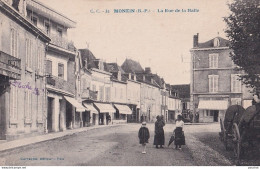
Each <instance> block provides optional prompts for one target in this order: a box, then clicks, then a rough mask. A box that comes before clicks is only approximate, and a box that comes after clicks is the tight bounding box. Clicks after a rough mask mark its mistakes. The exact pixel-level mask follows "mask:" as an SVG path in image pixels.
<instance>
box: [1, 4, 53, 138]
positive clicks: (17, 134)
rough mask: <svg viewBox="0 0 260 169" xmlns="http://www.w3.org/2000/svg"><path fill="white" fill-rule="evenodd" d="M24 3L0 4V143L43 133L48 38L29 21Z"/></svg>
mask: <svg viewBox="0 0 260 169" xmlns="http://www.w3.org/2000/svg"><path fill="white" fill-rule="evenodd" d="M26 6H27V1H14V0H6V1H3V0H0V103H1V104H0V139H5V140H13V139H17V138H21V137H25V136H33V135H38V134H42V133H44V127H45V116H46V109H45V105H46V100H45V98H46V87H45V76H44V60H45V57H46V56H45V55H46V53H45V48H46V45H45V44H46V43H48V42H49V41H50V38H49V37H48V36H47V35H46V34H45V33H44V32H43V31H41V30H40V29H38V28H37V27H36V26H35V25H33V24H32V23H31V22H30V21H29V20H28V19H27V17H28V15H27V11H26Z"/></svg>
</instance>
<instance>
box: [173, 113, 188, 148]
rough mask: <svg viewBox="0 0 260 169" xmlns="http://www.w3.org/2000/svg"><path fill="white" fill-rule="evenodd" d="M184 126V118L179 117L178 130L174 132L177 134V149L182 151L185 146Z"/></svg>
mask: <svg viewBox="0 0 260 169" xmlns="http://www.w3.org/2000/svg"><path fill="white" fill-rule="evenodd" d="M183 126H184V122H183V121H182V116H181V115H178V117H177V121H176V129H175V130H174V133H175V141H174V144H175V146H176V147H175V149H179V150H181V145H185V137H184V133H183Z"/></svg>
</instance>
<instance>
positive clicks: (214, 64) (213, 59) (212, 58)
mask: <svg viewBox="0 0 260 169" xmlns="http://www.w3.org/2000/svg"><path fill="white" fill-rule="evenodd" d="M218 58H219V54H218V53H210V54H209V68H213V69H214V68H218Z"/></svg>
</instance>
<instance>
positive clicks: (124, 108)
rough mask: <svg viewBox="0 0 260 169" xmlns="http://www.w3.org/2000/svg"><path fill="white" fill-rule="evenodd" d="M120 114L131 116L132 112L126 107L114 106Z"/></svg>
mask: <svg viewBox="0 0 260 169" xmlns="http://www.w3.org/2000/svg"><path fill="white" fill-rule="evenodd" d="M114 106H115V107H116V108H117V109H118V110H119V113H120V114H132V110H131V109H130V108H129V107H128V106H127V105H120V104H114Z"/></svg>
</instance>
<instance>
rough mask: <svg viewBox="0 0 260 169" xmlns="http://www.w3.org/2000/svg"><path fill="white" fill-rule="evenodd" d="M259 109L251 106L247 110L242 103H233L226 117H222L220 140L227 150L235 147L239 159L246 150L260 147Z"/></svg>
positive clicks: (235, 153)
mask: <svg viewBox="0 0 260 169" xmlns="http://www.w3.org/2000/svg"><path fill="white" fill-rule="evenodd" d="M259 111H260V110H258V112H257V110H256V106H250V107H248V108H247V109H246V110H245V109H244V108H243V107H242V106H240V105H232V106H230V107H229V108H228V109H227V111H226V113H225V116H224V119H220V128H221V132H220V133H219V136H220V140H221V141H222V142H223V143H224V146H225V148H226V149H227V150H228V149H229V148H233V150H234V155H235V157H236V158H237V159H238V160H240V159H241V157H242V156H243V155H244V153H245V150H250V149H251V148H258V147H259V143H260V112H259ZM258 150H259V148H258Z"/></svg>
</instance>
